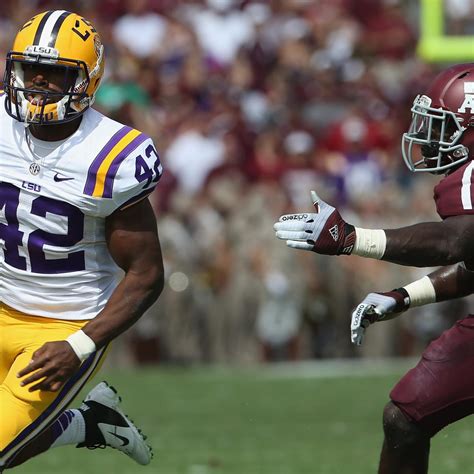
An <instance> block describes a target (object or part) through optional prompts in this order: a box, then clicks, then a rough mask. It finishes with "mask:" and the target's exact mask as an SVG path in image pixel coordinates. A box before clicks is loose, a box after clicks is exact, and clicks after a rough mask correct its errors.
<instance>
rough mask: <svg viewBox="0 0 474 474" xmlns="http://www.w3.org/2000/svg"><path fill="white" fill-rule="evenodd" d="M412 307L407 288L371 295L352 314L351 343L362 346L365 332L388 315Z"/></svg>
mask: <svg viewBox="0 0 474 474" xmlns="http://www.w3.org/2000/svg"><path fill="white" fill-rule="evenodd" d="M409 306H410V297H409V296H408V293H407V291H406V290H405V288H397V289H396V290H392V291H388V292H386V293H369V294H368V295H367V296H366V297H365V298H364V300H363V301H362V302H361V303H360V304H359V305H358V306H357V307H356V309H355V310H354V311H353V312H352V318H351V341H352V343H353V344H355V345H357V346H360V345H361V344H362V341H363V339H364V333H365V330H366V329H367V328H368V327H369V326H370V325H371V324H372V323H375V322H377V321H381V320H383V319H385V318H386V317H387V316H388V315H391V314H397V313H402V312H403V311H406V310H407V309H408V308H409Z"/></svg>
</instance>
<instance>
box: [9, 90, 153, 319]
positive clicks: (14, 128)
mask: <svg viewBox="0 0 474 474" xmlns="http://www.w3.org/2000/svg"><path fill="white" fill-rule="evenodd" d="M27 133H29V132H27V129H26V128H25V126H24V125H23V124H22V123H20V122H18V121H16V120H14V119H12V118H11V117H10V116H9V115H8V114H7V113H6V112H5V108H4V98H3V97H2V98H0V301H2V302H3V303H5V304H7V305H9V306H11V307H12V308H14V309H17V310H19V311H22V312H24V313H27V314H31V315H35V316H43V317H47V318H58V319H66V320H83V319H92V318H94V317H95V316H96V315H97V314H98V313H99V312H100V311H101V310H102V309H103V308H104V306H105V304H106V302H107V301H108V299H109V298H110V296H111V294H112V292H113V291H114V289H115V287H116V286H117V284H118V282H119V281H120V279H121V275H122V272H121V270H120V269H119V267H118V266H117V265H116V264H115V262H114V261H113V259H112V257H111V255H110V254H109V251H108V249H107V245H106V240H105V218H106V217H107V216H109V215H110V214H111V213H113V212H114V211H115V210H117V209H122V208H125V207H127V206H129V205H132V204H134V203H135V202H137V201H139V200H141V199H143V198H144V197H145V196H147V195H148V194H150V193H151V191H153V189H154V187H155V185H156V183H157V181H158V179H159V178H160V176H161V173H162V167H161V164H160V160H159V157H158V154H157V152H156V149H155V147H154V145H153V142H152V140H151V139H150V138H149V137H148V136H146V135H145V134H143V133H140V132H139V131H137V130H134V129H133V128H130V127H127V126H124V125H122V124H120V123H118V122H115V121H114V120H111V119H109V118H107V117H105V116H104V115H102V114H101V113H99V112H97V111H96V110H93V109H89V110H87V111H86V112H85V113H84V115H83V119H82V122H81V124H80V126H79V128H78V129H77V131H76V132H75V133H74V134H73V135H72V136H71V137H69V138H68V139H67V140H65V141H63V142H62V143H61V142H58V143H59V146H58V147H56V148H55V149H53V150H52V151H51V153H49V154H46V155H45V154H44V153H42V154H39V155H35V154H33V152H32V148H31V145H30V144H29V140H28V139H27Z"/></svg>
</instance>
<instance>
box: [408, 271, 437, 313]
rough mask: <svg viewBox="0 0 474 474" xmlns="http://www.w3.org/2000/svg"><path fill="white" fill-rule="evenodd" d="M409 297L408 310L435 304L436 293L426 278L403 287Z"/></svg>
mask: <svg viewBox="0 0 474 474" xmlns="http://www.w3.org/2000/svg"><path fill="white" fill-rule="evenodd" d="M403 288H405V290H406V292H407V293H408V296H409V297H410V308H412V307H413V306H422V305H424V304H429V303H435V302H436V291H435V288H434V286H433V283H431V280H430V278H429V277H428V276H424V277H423V278H420V279H419V280H416V281H414V282H412V283H409V284H408V285H406V286H404V287H403Z"/></svg>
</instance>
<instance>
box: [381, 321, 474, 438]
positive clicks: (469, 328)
mask: <svg viewBox="0 0 474 474" xmlns="http://www.w3.org/2000/svg"><path fill="white" fill-rule="evenodd" d="M390 398H391V399H392V401H393V403H394V404H395V405H397V406H398V407H399V408H400V409H401V410H402V411H403V413H405V414H406V415H407V416H408V418H409V419H411V420H413V421H415V422H416V423H417V424H418V425H419V426H420V427H421V428H422V429H424V430H425V431H426V432H427V433H429V434H430V435H431V436H433V435H434V434H436V433H437V432H438V431H439V430H441V429H442V428H444V427H445V426H447V425H449V424H450V423H453V422H455V421H457V420H460V419H461V418H464V417H465V416H467V415H470V414H472V413H474V315H469V316H468V317H467V318H465V319H462V320H460V321H457V322H456V323H455V324H454V326H452V327H451V328H450V329H448V330H447V331H445V332H444V333H443V334H442V335H441V336H440V337H439V338H438V339H436V340H435V341H433V342H431V344H430V345H429V346H428V347H427V348H426V349H425V351H424V352H423V354H422V357H421V360H420V361H419V362H418V365H417V366H416V367H414V368H413V369H411V370H410V371H409V372H408V373H407V374H406V375H405V376H404V377H403V378H402V379H401V380H400V381H399V382H398V383H397V385H396V386H395V387H394V389H393V390H392V392H391V393H390Z"/></svg>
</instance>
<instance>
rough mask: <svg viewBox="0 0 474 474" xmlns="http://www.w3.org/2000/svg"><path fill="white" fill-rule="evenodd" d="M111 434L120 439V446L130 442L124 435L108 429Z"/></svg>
mask: <svg viewBox="0 0 474 474" xmlns="http://www.w3.org/2000/svg"><path fill="white" fill-rule="evenodd" d="M109 433H110V434H111V435H114V436H115V437H116V438H118V439H119V440H120V441H122V446H127V444H130V440H129V439H128V438H125V436H120V435H118V434H117V433H114V432H113V431H109Z"/></svg>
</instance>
